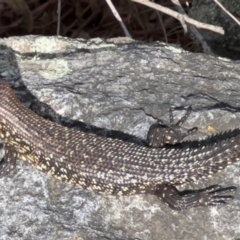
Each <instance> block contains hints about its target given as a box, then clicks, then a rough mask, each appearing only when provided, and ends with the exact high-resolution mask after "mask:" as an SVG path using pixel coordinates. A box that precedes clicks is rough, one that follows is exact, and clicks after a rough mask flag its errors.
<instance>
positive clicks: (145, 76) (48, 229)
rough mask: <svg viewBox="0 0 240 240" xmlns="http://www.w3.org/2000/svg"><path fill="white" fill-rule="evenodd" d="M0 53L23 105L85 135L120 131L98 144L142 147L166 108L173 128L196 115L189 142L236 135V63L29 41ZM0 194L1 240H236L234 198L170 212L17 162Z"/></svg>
mask: <svg viewBox="0 0 240 240" xmlns="http://www.w3.org/2000/svg"><path fill="white" fill-rule="evenodd" d="M0 44H1V45H2V46H0V47H1V48H0V59H1V60H0V74H1V75H2V76H3V78H4V79H6V80H7V81H9V82H10V83H11V84H12V85H13V87H14V88H15V89H16V93H17V94H18V96H19V97H20V99H21V101H22V102H23V103H24V104H25V105H27V106H30V107H31V108H32V109H38V112H39V114H42V115H44V116H45V117H48V118H51V119H52V120H55V121H59V122H60V121H62V120H63V122H64V124H66V125H73V127H79V126H80V125H81V127H83V128H87V129H88V130H89V131H91V130H94V129H93V128H92V127H91V125H92V124H93V125H95V126H97V127H100V128H107V129H112V130H116V132H115V131H111V132H109V131H105V130H102V131H101V130H99V129H97V131H101V134H106V135H111V134H112V135H115V134H116V133H119V131H121V132H124V133H128V134H133V135H135V136H138V137H141V138H145V137H146V134H147V130H148V128H149V126H150V125H151V124H152V123H154V122H155V121H156V119H157V118H161V119H163V120H165V121H168V109H169V107H170V106H173V107H175V108H177V110H176V111H174V115H175V116H176V118H179V117H180V116H181V115H182V114H183V113H184V111H183V108H184V107H185V106H188V105H192V107H193V110H194V111H193V113H192V115H191V117H190V118H189V119H188V121H187V123H186V124H185V126H186V127H187V128H191V127H194V126H198V127H199V133H198V134H196V135H195V136H193V137H194V138H195V139H197V138H203V137H206V136H210V135H211V134H212V133H219V132H221V131H225V130H228V129H232V128H235V127H239V122H240V114H239V103H240V64H239V63H237V62H231V61H229V60H227V59H218V58H214V57H209V56H206V55H203V54H192V53H188V52H185V51H183V50H181V49H178V48H175V47H173V46H169V45H165V44H162V43H155V44H152V45H145V44H142V43H140V42H134V41H131V40H129V39H125V38H123V39H112V40H109V41H106V42H105V41H102V40H100V39H94V40H91V41H88V42H86V41H84V40H69V39H64V38H56V37H48V38H46V37H36V36H28V37H22V38H9V39H1V40H0ZM24 86H26V87H27V89H25V88H24ZM31 94H33V95H34V96H35V97H36V98H37V99H38V100H39V101H40V102H44V103H45V104H47V105H49V106H50V107H49V106H47V107H46V106H45V105H41V104H39V102H38V100H37V99H36V98H35V97H34V96H32V95H31ZM39 106H40V107H39ZM55 111H56V113H57V115H54V112H55ZM69 119H71V120H69ZM72 120H75V121H72ZM78 121H83V122H85V123H86V124H85V125H84V124H83V125H82V124H80V123H79V122H78ZM239 166H240V164H239V163H237V164H235V165H233V166H230V167H228V168H227V169H226V170H225V171H223V172H222V173H221V174H218V175H216V176H215V177H214V178H213V179H207V180H206V181H204V182H202V183H198V185H196V184H195V183H194V184H191V185H188V186H187V187H188V188H189V187H191V188H192V187H196V188H197V187H199V186H203V185H204V186H208V185H211V184H217V183H221V184H222V185H224V186H230V185H235V186H238V187H240V184H239V182H240V170H239ZM0 186H1V187H0V222H1V227H0V236H1V239H24V240H25V239H49V240H50V239H51V240H62V239H84V240H89V239H90V240H92V239H93V240H95V239H113V240H114V239H117V240H120V239H121V240H133V239H141V240H158V239H162V240H165V239H166V240H167V239H197V240H200V239H201V240H202V239H211V240H212V239H219V240H221V239H237V238H239V237H240V228H239V222H240V194H239V191H237V193H236V199H235V200H234V201H232V202H231V204H229V205H227V206H223V207H214V208H196V209H191V210H186V211H182V212H176V211H172V210H170V209H169V208H167V207H166V206H165V205H163V204H162V202H161V201H160V200H158V199H157V198H156V197H155V196H148V195H145V196H144V195H141V196H139V195H137V196H130V197H114V196H101V195H97V194H95V193H93V192H90V191H85V190H81V189H78V188H74V187H72V186H69V185H66V184H63V183H61V182H59V181H57V180H55V179H54V178H52V177H49V176H46V175H45V174H43V173H41V172H39V171H37V170H35V169H33V168H32V167H31V166H28V165H27V164H25V163H22V161H19V164H18V167H17V169H16V171H14V172H12V173H11V174H10V175H8V176H6V177H3V178H1V179H0ZM183 187H185V186H183Z"/></svg>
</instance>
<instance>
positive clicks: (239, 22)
mask: <svg viewBox="0 0 240 240" xmlns="http://www.w3.org/2000/svg"><path fill="white" fill-rule="evenodd" d="M213 1H214V2H215V3H216V4H217V5H218V6H219V7H220V8H221V9H222V10H223V11H224V12H225V13H226V14H228V15H229V16H230V17H231V18H232V19H233V20H234V21H235V22H236V23H237V24H238V25H240V21H239V20H238V19H237V18H235V17H234V16H233V15H232V14H231V13H230V12H229V11H228V10H227V9H226V8H225V7H224V6H223V5H222V4H221V3H220V2H219V1H218V0H213Z"/></svg>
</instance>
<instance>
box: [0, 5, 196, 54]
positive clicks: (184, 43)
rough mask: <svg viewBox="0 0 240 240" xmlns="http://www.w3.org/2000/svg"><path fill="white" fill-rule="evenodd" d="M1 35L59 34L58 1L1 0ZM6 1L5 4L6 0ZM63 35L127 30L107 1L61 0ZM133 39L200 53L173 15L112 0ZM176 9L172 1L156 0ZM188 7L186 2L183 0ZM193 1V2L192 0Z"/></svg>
mask: <svg viewBox="0 0 240 240" xmlns="http://www.w3.org/2000/svg"><path fill="white" fill-rule="evenodd" d="M1 2H2V3H0V36H1V37H8V36H16V35H18V36H19V35H27V34H37V35H45V36H49V35H56V33H57V19H58V14H57V8H58V0H1ZM3 2H4V3H3ZM61 2H62V10H61V21H60V22H61V28H60V35H61V36H67V37H71V38H78V37H80V38H85V39H89V38H94V37H101V38H112V37H118V36H124V32H123V30H122V28H121V26H120V24H119V22H118V21H117V20H116V18H115V17H114V16H113V14H112V12H111V10H110V9H109V7H108V5H107V4H106V2H105V1H104V0H62V1H61ZM112 2H113V4H114V6H115V7H116V9H117V11H118V13H119V14H120V16H121V18H122V20H123V22H124V24H125V25H126V27H127V29H128V31H129V32H130V34H131V36H132V37H133V38H134V39H137V40H142V41H145V42H153V41H163V42H166V41H167V42H168V43H175V44H178V45H180V46H181V47H182V48H184V49H186V50H189V51H193V52H197V51H200V49H199V47H197V46H196V45H194V43H193V42H192V40H191V39H190V38H189V37H188V36H187V35H184V32H183V29H182V27H181V24H180V23H179V22H178V21H177V20H176V19H174V18H172V17H170V16H168V15H165V14H162V13H160V14H157V12H156V11H155V10H153V9H150V8H147V7H145V6H143V5H139V4H136V3H133V2H131V1H130V0H115V1H114V0H112ZM155 2H156V3H159V4H161V5H163V6H165V7H169V8H172V9H174V8H173V4H172V3H171V1H170V0H156V1H155ZM181 2H182V4H183V7H184V8H185V10H187V6H185V5H184V3H185V1H181ZM189 2H191V1H189Z"/></svg>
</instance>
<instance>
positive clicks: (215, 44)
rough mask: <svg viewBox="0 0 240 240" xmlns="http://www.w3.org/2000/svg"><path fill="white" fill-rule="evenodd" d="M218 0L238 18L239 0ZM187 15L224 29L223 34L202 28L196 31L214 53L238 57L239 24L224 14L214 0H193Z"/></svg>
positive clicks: (239, 13) (239, 56)
mask: <svg viewBox="0 0 240 240" xmlns="http://www.w3.org/2000/svg"><path fill="white" fill-rule="evenodd" d="M219 2H220V3H221V4H222V5H223V6H224V7H225V8H226V9H227V10H228V11H229V12H230V13H231V14H232V15H233V16H235V18H237V19H238V20H239V16H240V4H239V1H236V0H221V1H219ZM189 15H190V16H191V17H192V18H194V19H195V20H198V21H200V22H204V23H208V24H213V25H216V26H221V27H222V28H223V29H224V31H225V34H224V35H221V34H217V33H214V32H211V31H208V30H204V29H198V31H199V32H200V34H201V35H202V37H203V38H204V39H205V40H206V41H207V43H208V44H209V46H210V47H211V49H212V51H213V52H214V53H215V54H217V55H218V56H222V57H228V58H231V59H240V51H239V34H240V28H239V24H237V23H236V22H235V21H234V20H233V19H232V18H231V17H230V16H229V15H228V14H226V13H225V12H224V11H223V10H222V9H221V8H220V7H219V6H218V5H217V4H216V3H215V1H212V0H205V1H202V0H194V1H193V4H192V7H191V9H190V11H189Z"/></svg>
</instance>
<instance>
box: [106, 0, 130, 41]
mask: <svg viewBox="0 0 240 240" xmlns="http://www.w3.org/2000/svg"><path fill="white" fill-rule="evenodd" d="M106 2H107V4H108V6H109V7H110V9H111V11H112V13H113V15H114V16H115V18H116V19H117V20H118V21H119V23H120V25H121V27H122V29H123V31H124V33H125V35H126V36H127V37H130V38H132V37H131V35H130V33H129V32H128V30H127V28H126V26H125V24H124V23H123V21H122V19H121V17H120V15H119V14H118V12H117V10H116V8H115V7H114V5H113V4H112V1H111V0H106Z"/></svg>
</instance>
